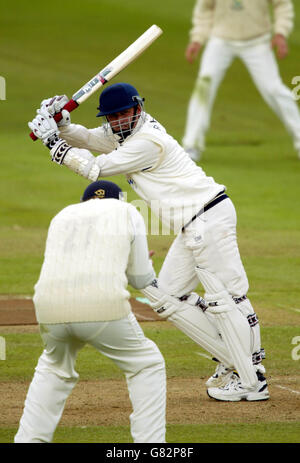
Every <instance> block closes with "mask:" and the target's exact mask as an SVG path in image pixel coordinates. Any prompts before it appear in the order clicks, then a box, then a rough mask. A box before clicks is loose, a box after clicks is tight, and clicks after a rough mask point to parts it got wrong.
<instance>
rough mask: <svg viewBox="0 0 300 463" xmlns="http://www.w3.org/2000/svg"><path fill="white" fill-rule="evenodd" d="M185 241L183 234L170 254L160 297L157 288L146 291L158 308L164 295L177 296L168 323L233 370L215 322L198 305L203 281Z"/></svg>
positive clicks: (165, 267) (174, 242)
mask: <svg viewBox="0 0 300 463" xmlns="http://www.w3.org/2000/svg"><path fill="white" fill-rule="evenodd" d="M184 241H185V240H184V237H183V235H182V234H179V235H178V236H177V237H176V238H175V240H174V241H173V243H172V245H171V247H170V249H169V251H168V253H167V256H166V258H165V260H164V262H163V265H162V268H161V271H160V273H159V276H158V291H157V292H158V296H156V294H155V288H154V289H151V287H147V288H146V289H145V291H146V293H145V291H143V292H144V294H146V296H147V297H149V298H150V300H151V301H152V302H154V303H155V305H157V304H156V301H155V298H156V297H157V303H158V305H159V304H160V301H159V299H160V298H161V297H162V303H163V296H161V295H163V294H167V295H171V296H175V298H176V299H177V300H176V301H175V302H174V311H172V313H171V315H170V316H169V315H167V317H168V320H169V321H170V322H171V323H173V324H174V325H175V326H176V328H178V329H179V330H181V331H182V332H183V333H185V334H186V335H187V336H188V337H189V338H191V339H192V340H193V341H194V342H196V343H197V344H199V345H200V346H201V347H202V348H203V349H205V350H206V351H207V352H209V353H210V354H211V355H212V357H216V358H218V359H219V360H220V361H222V363H224V365H226V366H227V367H231V366H232V365H233V363H232V358H231V355H230V353H229V351H228V349H227V347H226V346H225V344H224V342H223V340H222V339H221V338H220V336H219V332H218V329H217V327H216V322H215V319H214V318H213V317H210V316H209V313H208V312H205V311H203V310H202V309H201V307H200V306H199V305H197V297H196V298H195V296H196V294H195V293H191V292H192V291H193V290H194V289H195V288H196V287H197V286H198V285H199V278H198V276H197V273H196V269H195V259H194V255H193V250H192V249H189V248H188V247H187V246H186V245H185V242H184ZM179 299H180V301H179ZM195 302H196V304H195ZM171 305H172V304H171ZM158 310H159V307H158ZM158 313H159V312H158ZM162 317H165V313H162Z"/></svg>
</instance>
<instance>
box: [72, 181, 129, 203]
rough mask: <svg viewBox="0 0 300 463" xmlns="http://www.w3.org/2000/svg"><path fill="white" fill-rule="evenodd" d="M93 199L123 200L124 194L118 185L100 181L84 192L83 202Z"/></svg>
mask: <svg viewBox="0 0 300 463" xmlns="http://www.w3.org/2000/svg"><path fill="white" fill-rule="evenodd" d="M91 198H99V199H105V198H115V199H123V192H122V190H121V188H120V187H118V185H116V183H113V182H109V181H108V180H98V181H96V182H93V183H91V184H90V185H89V186H88V187H87V188H86V189H85V190H84V192H83V196H82V198H81V202H84V201H87V200H88V199H91Z"/></svg>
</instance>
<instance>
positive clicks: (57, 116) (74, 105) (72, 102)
mask: <svg viewBox="0 0 300 463" xmlns="http://www.w3.org/2000/svg"><path fill="white" fill-rule="evenodd" d="M78 106H79V104H78V103H76V101H75V100H72V99H71V100H69V101H68V103H66V104H65V106H64V107H63V109H66V110H67V111H69V113H70V112H71V111H74V109H76V108H78ZM54 120H55V121H56V122H59V121H61V120H62V115H61V113H57V114H55V116H54ZM29 136H30V138H32V140H33V141H35V140H37V137H36V136H35V135H34V133H33V132H31V133H30V134H29Z"/></svg>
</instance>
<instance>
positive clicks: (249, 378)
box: [197, 267, 257, 388]
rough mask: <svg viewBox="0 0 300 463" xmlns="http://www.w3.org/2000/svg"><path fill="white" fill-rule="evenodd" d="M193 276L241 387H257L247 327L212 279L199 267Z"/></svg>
mask: <svg viewBox="0 0 300 463" xmlns="http://www.w3.org/2000/svg"><path fill="white" fill-rule="evenodd" d="M197 274H198V276H199V279H200V281H201V283H202V284H203V287H204V289H205V291H206V293H205V300H206V302H207V303H208V306H209V307H208V309H207V312H209V313H211V314H212V315H214V317H215V320H216V323H217V328H218V330H219V332H220V334H221V336H222V339H223V341H224V343H225V344H226V346H227V349H228V351H229V352H230V354H231V357H232V359H233V362H234V366H235V368H236V370H237V372H238V374H239V376H240V379H241V382H242V384H243V386H244V387H248V388H251V387H253V386H255V385H256V384H257V376H256V373H255V370H254V367H253V363H252V350H251V344H252V339H251V329H250V326H249V323H248V321H247V319H246V318H245V317H244V316H243V315H242V314H241V312H240V311H239V310H238V309H237V308H236V306H235V303H234V301H233V299H232V297H231V296H230V295H229V294H228V293H227V291H226V290H224V287H223V285H222V283H221V282H220V281H219V280H218V279H217V278H216V276H215V275H213V274H211V273H210V272H208V271H207V270H205V269H200V268H199V267H197ZM222 287H223V290H222ZM208 291H209V292H210V293H208Z"/></svg>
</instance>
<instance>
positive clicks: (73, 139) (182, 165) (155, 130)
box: [60, 114, 225, 233]
mask: <svg viewBox="0 0 300 463" xmlns="http://www.w3.org/2000/svg"><path fill="white" fill-rule="evenodd" d="M60 136H61V137H62V138H63V139H65V140H66V141H67V143H69V144H70V145H71V146H72V147H73V148H72V149H71V150H70V151H69V152H68V153H67V155H66V157H65V159H64V164H65V165H66V166H67V167H69V168H70V169H72V170H75V171H79V169H77V165H76V164H77V161H76V158H77V157H78V159H81V158H85V159H87V160H88V161H89V170H92V169H94V168H95V167H97V169H98V170H97V176H98V177H110V176H113V175H118V174H125V175H126V177H127V180H128V182H129V184H130V186H131V187H132V188H133V189H134V190H135V191H136V193H137V194H138V195H139V196H140V197H141V198H142V199H143V200H144V201H145V202H146V204H147V205H148V206H149V207H150V208H151V210H152V211H153V212H154V214H155V215H156V216H157V217H159V218H160V219H161V221H162V223H163V224H164V225H165V227H167V228H166V229H167V230H174V231H175V233H177V232H178V231H180V229H181V228H182V227H183V225H185V224H186V223H187V222H189V220H190V219H191V218H192V217H193V216H194V215H195V213H197V212H198V211H199V210H200V209H201V208H202V207H203V206H204V205H205V204H206V203H208V202H209V201H210V200H212V199H213V198H214V197H215V196H216V195H217V194H218V193H220V192H221V191H223V190H225V187H224V185H220V184H218V183H217V182H215V180H214V179H213V178H212V177H208V176H207V175H206V174H205V172H204V171H203V170H202V169H201V167H199V166H197V165H196V164H195V163H194V162H193V161H192V160H191V159H190V158H189V156H188V154H187V153H186V152H185V151H184V149H183V148H182V147H181V146H180V145H179V144H178V142H177V141H176V140H175V139H174V138H173V137H171V136H170V135H168V134H167V132H166V130H165V129H164V127H163V126H162V125H161V124H159V122H157V121H156V120H155V119H153V118H152V117H151V116H150V115H149V114H148V115H147V116H146V120H145V122H144V124H143V125H142V126H141V128H140V129H139V130H138V131H137V132H136V133H134V134H133V135H131V136H130V137H128V138H127V139H126V140H125V141H124V142H123V143H122V144H119V143H118V142H117V141H116V139H115V138H113V137H112V138H109V137H107V135H106V134H105V132H104V130H103V128H102V127H97V128H95V129H87V128H85V127H83V126H81V125H76V124H71V125H69V126H67V127H66V128H62V130H61V133H60ZM90 151H95V152H98V153H99V152H100V153H107V154H101V155H100V156H97V157H94V156H93V154H92V153H91V152H90ZM80 173H81V175H84V176H86V177H87V178H89V177H88V172H87V171H86V170H85V171H84V172H83V171H81V172H80ZM91 180H96V178H92V179H91Z"/></svg>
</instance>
